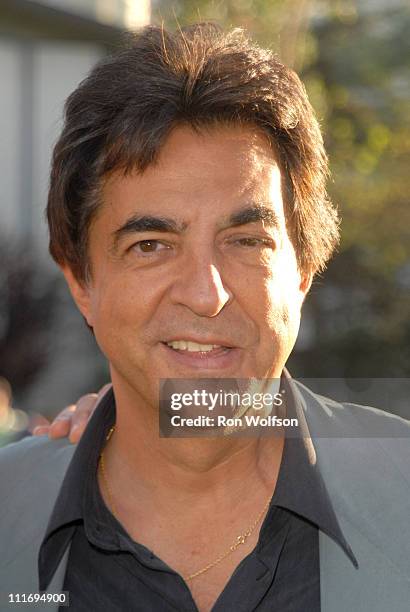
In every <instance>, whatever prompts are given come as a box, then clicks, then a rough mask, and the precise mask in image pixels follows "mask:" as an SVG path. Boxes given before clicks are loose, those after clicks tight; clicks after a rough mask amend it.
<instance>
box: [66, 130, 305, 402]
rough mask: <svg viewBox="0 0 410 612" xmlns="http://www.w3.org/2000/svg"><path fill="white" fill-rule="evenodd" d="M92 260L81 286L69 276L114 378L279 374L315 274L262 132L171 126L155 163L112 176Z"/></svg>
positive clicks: (92, 239)
mask: <svg viewBox="0 0 410 612" xmlns="http://www.w3.org/2000/svg"><path fill="white" fill-rule="evenodd" d="M89 256H90V262H91V273H92V280H91V281H90V282H89V284H88V285H87V286H86V287H82V286H81V285H79V284H78V283H77V282H76V281H75V279H74V278H73V277H72V275H71V273H70V271H69V270H67V269H66V270H65V273H66V277H67V280H68V281H69V284H70V286H71V289H72V292H73V294H74V297H75V299H76V301H77V304H78V305H79V307H80V309H81V311H82V313H83V314H84V316H85V317H86V319H87V321H88V323H89V325H91V326H92V327H93V329H94V333H95V337H96V339H97V342H98V344H99V346H100V348H101V350H102V351H103V352H104V353H105V355H106V357H107V358H108V360H109V362H110V364H111V370H112V377H113V382H114V383H117V385H123V386H126V387H127V388H128V389H131V390H132V391H134V392H136V393H137V394H142V396H143V397H150V399H153V398H154V397H155V399H156V397H157V389H158V385H157V381H158V379H160V378H199V377H208V378H219V377H223V378H249V377H256V378H265V377H271V378H272V377H279V376H280V374H281V372H282V368H283V366H284V364H285V362H286V360H287V358H288V356H289V353H290V352H291V350H292V348H293V345H294V343H295V340H296V336H297V332H298V328H299V320H300V309H301V305H302V302H303V298H304V297H305V294H306V292H307V290H308V289H309V286H310V278H309V277H307V276H302V275H301V273H300V272H299V271H298V267H297V262H296V256H295V251H294V248H293V246H292V244H291V242H290V239H289V236H288V234H287V231H286V224H285V215H284V209H283V200H282V193H281V176H280V171H279V168H278V165H277V164H276V162H275V159H274V155H273V153H272V150H271V148H270V146H269V143H268V141H267V139H266V138H265V136H264V135H263V134H261V133H259V132H257V131H256V130H252V129H251V128H240V127H235V128H234V127H221V128H213V129H212V130H210V131H209V132H206V133H203V134H196V133H194V132H193V131H191V130H190V129H189V128H187V127H179V128H176V129H175V130H174V131H173V132H172V133H171V135H170V136H169V138H168V139H167V141H166V143H165V145H164V146H163V148H162V150H161V153H160V156H159V160H158V163H157V164H155V165H152V166H150V167H149V168H148V169H147V170H146V171H145V172H144V173H143V174H142V175H138V174H137V173H135V174H131V175H128V176H125V177H124V176H123V175H122V174H120V173H117V174H114V175H113V176H111V177H110V179H109V180H107V182H106V184H105V186H104V189H103V201H102V204H101V207H100V210H99V212H98V214H97V216H96V218H95V220H94V221H93V223H92V225H91V228H90V234H89ZM151 391H152V397H151ZM153 401H154V400H153Z"/></svg>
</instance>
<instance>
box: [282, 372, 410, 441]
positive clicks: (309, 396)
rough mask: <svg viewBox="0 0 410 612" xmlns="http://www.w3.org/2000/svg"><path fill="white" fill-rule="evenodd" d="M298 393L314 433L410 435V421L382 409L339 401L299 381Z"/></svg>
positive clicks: (397, 436)
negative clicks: (316, 391)
mask: <svg viewBox="0 0 410 612" xmlns="http://www.w3.org/2000/svg"><path fill="white" fill-rule="evenodd" d="M294 384H295V389H296V393H297V395H298V397H299V400H300V404H301V406H302V408H303V410H304V413H305V415H306V419H307V421H308V425H309V427H310V428H312V429H313V432H312V434H313V435H314V436H318V437H320V436H323V437H325V436H326V437H339V436H341V437H345V438H407V437H410V421H409V420H407V419H404V418H402V417H400V416H398V415H396V414H392V413H391V412H387V411H385V410H382V409H380V408H374V407H372V406H364V405H360V404H354V403H350V402H338V401H336V400H334V399H332V398H329V397H325V396H323V395H320V394H318V393H314V392H313V391H312V390H311V389H308V388H307V387H306V386H305V385H303V384H301V383H299V382H297V381H295V382H294Z"/></svg>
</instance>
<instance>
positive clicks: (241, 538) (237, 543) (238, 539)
mask: <svg viewBox="0 0 410 612" xmlns="http://www.w3.org/2000/svg"><path fill="white" fill-rule="evenodd" d="M114 431H115V425H114V426H113V427H111V429H110V431H109V432H108V435H107V438H106V440H107V442H108V440H109V439H110V438H111V436H112V434H113V433H114ZM99 465H100V471H101V476H102V480H103V483H104V488H105V490H106V493H107V497H108V501H109V504H110V506H111V510H112V512H113V514H114V516H115V517H116V518H118V512H117V508H116V505H115V504H114V497H113V494H112V490H111V487H110V485H109V482H108V478H107V473H106V471H105V463H104V452H103V451H101V454H100V464H99ZM271 497H272V496H271V495H269V498H268V501H267V502H266V504H265V505H264V507H263V508H262V510H261V512H260V513H259V514H258V516H257V517H256V519H255V520H254V521H253V523H252V525H251V526H250V527H249V528H248V529H247V530H246V531H245V532H244V533H241V534H240V535H238V536H237V537H236V538H235V541H234V543H233V544H232V545H231V546H230V547H229V548H228V550H227V551H226V552H224V553H223V554H222V555H221V556H220V557H218V558H217V559H215V561H212V562H211V563H208V565H205V567H203V568H202V569H200V570H198V571H197V572H194V573H193V574H189V575H188V576H186V578H185V580H186V581H188V580H192V579H193V578H196V577H197V576H200V575H201V574H204V573H205V572H207V571H208V570H210V569H211V568H212V567H214V566H215V565H218V563H221V561H223V560H224V559H225V558H226V557H228V556H229V555H230V554H232V553H233V552H235V550H236V549H237V548H239V546H241V545H242V544H245V542H246V540H247V539H248V538H249V537H250V535H251V534H252V533H253V531H254V530H255V527H256V526H257V525H258V523H259V522H260V521H261V520H262V517H263V515H264V514H265V512H266V510H267V509H268V506H269V503H270V501H271Z"/></svg>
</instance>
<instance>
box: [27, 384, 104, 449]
mask: <svg viewBox="0 0 410 612" xmlns="http://www.w3.org/2000/svg"><path fill="white" fill-rule="evenodd" d="M110 388H111V384H106V385H104V386H103V387H101V389H100V390H99V392H98V394H97V393H88V394H87V395H83V396H82V397H81V398H80V399H79V400H78V402H77V404H72V405H70V406H67V408H64V410H62V411H61V412H60V413H59V414H58V415H57V416H56V418H55V419H54V421H53V422H52V423H51V425H49V424H47V421H46V420H45V419H43V420H44V421H45V422H41V423H40V424H39V425H37V426H36V427H35V428H34V430H33V435H35V436H43V435H46V434H48V436H49V437H50V438H51V439H56V438H67V437H68V439H69V440H70V442H71V443H72V444H76V443H77V442H78V441H79V439H80V438H81V436H82V434H83V432H84V429H85V427H86V425H87V423H88V420H89V418H90V416H91V415H92V413H93V412H94V409H95V407H96V405H97V403H98V402H99V401H100V399H101V398H102V397H103V396H104V395H105V394H106V393H107V391H108V390H109V389H110Z"/></svg>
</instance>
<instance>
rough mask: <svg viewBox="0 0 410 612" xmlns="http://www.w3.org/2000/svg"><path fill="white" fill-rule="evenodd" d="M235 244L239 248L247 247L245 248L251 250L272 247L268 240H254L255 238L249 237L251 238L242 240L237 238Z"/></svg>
mask: <svg viewBox="0 0 410 612" xmlns="http://www.w3.org/2000/svg"><path fill="white" fill-rule="evenodd" d="M235 243H236V244H239V246H243V247H247V248H253V247H272V246H273V244H272V242H271V241H270V240H266V239H263V238H255V237H251V236H247V237H244V238H238V239H237V240H235Z"/></svg>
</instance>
